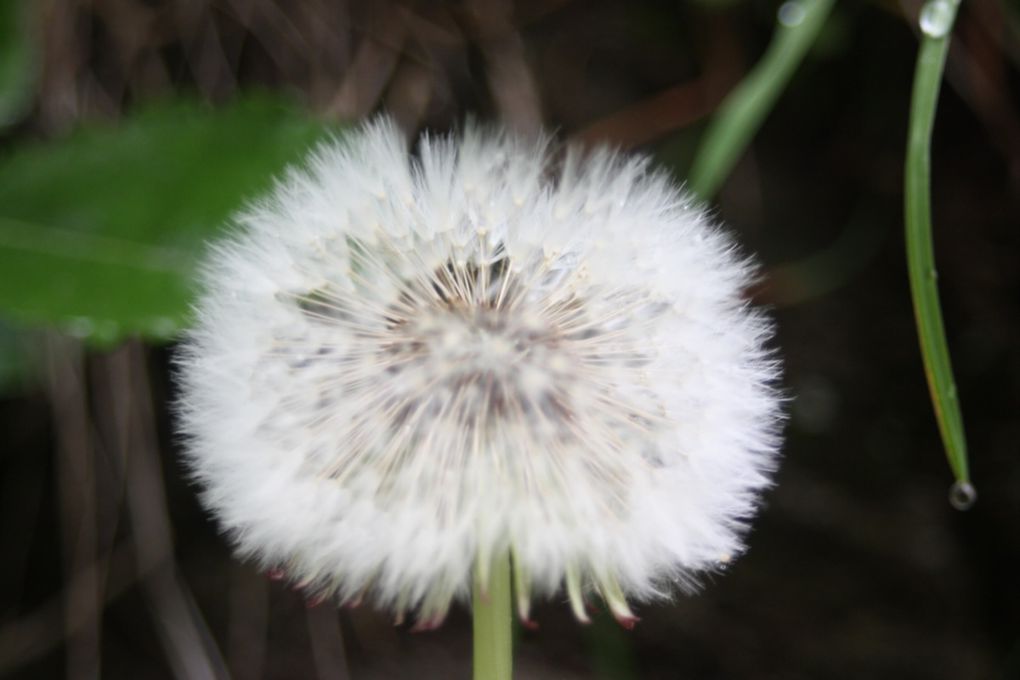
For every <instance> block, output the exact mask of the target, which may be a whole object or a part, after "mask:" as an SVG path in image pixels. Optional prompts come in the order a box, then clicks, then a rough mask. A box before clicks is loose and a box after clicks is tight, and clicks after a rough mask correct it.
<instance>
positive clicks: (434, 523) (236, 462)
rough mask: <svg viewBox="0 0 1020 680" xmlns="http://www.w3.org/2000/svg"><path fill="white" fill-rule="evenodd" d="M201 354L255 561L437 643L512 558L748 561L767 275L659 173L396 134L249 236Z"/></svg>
mask: <svg viewBox="0 0 1020 680" xmlns="http://www.w3.org/2000/svg"><path fill="white" fill-rule="evenodd" d="M237 223H238V228H237V229H236V231H235V233H234V234H233V236H232V237H230V238H229V239H227V240H225V241H224V242H222V243H220V244H219V245H218V246H217V247H216V248H215V249H214V252H213V254H212V256H211V257H210V259H209V261H208V263H207V267H206V270H205V277H204V294H203V295H202V297H201V299H200V301H199V302H198V305H197V312H198V314H197V323H196V327H195V328H194V330H193V331H192V332H191V333H190V335H189V337H188V339H187V341H186V342H185V345H184V348H183V351H182V353H181V355H180V357H179V367H180V371H181V382H182V388H183V396H182V409H181V411H182V423H183V425H182V429H183V431H184V433H185V434H186V435H187V454H186V455H187V460H188V463H189V465H190V468H191V470H192V471H193V473H194V476H195V478H196V479H197V480H198V482H199V484H200V485H201V487H202V497H203V500H204V502H205V504H206V505H207V507H208V508H210V509H211V511H212V512H213V513H214V514H215V515H216V517H217V519H218V520H219V522H220V524H221V526H222V527H224V528H225V529H226V530H227V531H228V532H229V534H230V536H231V537H232V539H233V541H234V542H235V544H236V546H237V548H238V551H239V552H240V553H241V554H242V555H244V556H247V557H250V558H254V559H255V560H257V561H258V563H259V564H260V565H261V566H262V567H264V568H281V569H283V570H284V571H285V572H286V573H287V574H288V575H289V576H290V577H291V578H292V579H294V580H295V581H297V582H298V583H299V584H300V585H301V586H302V587H305V588H307V589H308V590H309V591H310V592H314V593H317V594H319V595H320V596H335V597H337V598H338V599H339V600H341V601H353V600H357V601H360V600H361V598H362V597H369V598H370V599H373V600H374V601H375V602H376V603H377V604H380V605H382V606H385V607H390V608H392V609H394V610H395V611H397V612H398V616H402V615H403V612H404V611H405V610H416V611H417V612H418V618H419V622H420V624H421V625H425V626H431V625H434V624H437V623H438V622H439V621H441V620H442V618H443V616H444V615H445V613H446V611H447V610H448V608H449V605H450V602H451V600H452V599H453V598H455V597H458V596H463V595H464V594H466V593H468V592H469V591H470V584H471V578H472V572H473V570H474V568H475V565H482V568H483V571H484V568H485V566H487V565H488V564H490V563H491V560H493V559H495V558H498V557H499V556H501V555H506V554H511V555H512V557H513V562H514V570H515V573H516V582H517V595H518V603H519V608H520V615H521V617H522V618H524V619H527V616H528V604H529V601H530V597H531V596H532V594H533V593H537V594H540V595H541V594H549V593H551V592H554V591H556V590H557V589H559V588H560V587H561V586H562V585H563V584H566V590H567V593H568V595H569V598H570V600H571V603H572V606H573V608H574V611H575V613H576V614H577V615H578V617H579V618H581V619H584V617H585V612H584V607H583V604H582V597H583V593H584V592H585V591H593V592H597V593H598V594H600V595H601V596H602V597H603V598H604V599H605V600H606V602H607V604H608V605H609V607H610V608H611V609H612V611H613V613H614V614H616V615H617V617H618V618H620V619H621V620H623V621H625V622H626V621H629V620H630V619H631V616H632V615H631V613H630V610H629V609H628V605H627V598H628V597H629V598H638V599H645V598H648V597H651V596H655V595H661V594H665V593H668V592H670V590H671V586H672V585H679V586H681V587H685V586H688V585H690V584H691V583H693V580H694V579H695V578H696V576H697V574H698V573H699V572H703V571H705V570H712V569H716V568H718V567H719V566H720V565H721V564H722V563H724V562H726V561H728V560H729V558H730V556H732V555H734V554H736V553H737V552H739V551H740V550H741V548H742V544H741V540H740V534H741V533H742V531H743V529H744V527H745V522H746V520H747V519H748V518H749V517H750V516H751V515H752V513H753V512H754V509H755V505H756V500H757V496H758V493H759V491H760V490H761V489H762V488H763V487H765V486H766V485H767V484H768V483H769V473H770V471H771V470H772V468H773V465H774V454H775V450H776V447H777V443H778V437H777V434H776V432H777V422H778V419H779V398H778V396H777V394H776V392H775V390H774V389H773V387H772V383H773V381H774V380H775V377H776V374H777V366H776V362H775V361H774V360H773V359H772V358H771V357H770V354H769V352H768V351H767V350H766V349H765V348H764V347H763V343H764V342H766V341H767V340H768V338H769V337H770V325H769V323H767V322H766V321H765V320H764V319H763V317H762V316H761V315H760V314H759V313H757V312H755V311H753V310H751V309H749V307H748V305H747V304H746V302H745V301H744V300H743V299H742V292H743V290H744V289H745V287H746V286H747V285H748V282H749V276H750V274H751V271H752V267H750V265H749V263H748V262H747V261H746V260H745V259H743V258H741V257H740V256H738V255H737V254H736V253H735V252H734V247H733V245H732V243H731V241H730V240H729V239H728V238H727V237H726V236H725V235H723V234H722V233H721V232H720V231H718V230H717V229H716V228H714V227H713V226H712V225H711V224H709V222H708V220H707V219H706V217H705V215H704V214H703V213H702V212H701V211H700V210H699V209H698V208H697V207H696V206H694V205H693V203H692V199H691V198H690V197H688V196H686V195H684V194H683V193H682V192H680V191H679V190H678V189H677V188H676V187H675V186H673V185H672V184H671V183H670V181H669V180H668V178H666V177H665V176H664V175H662V174H660V173H656V172H652V171H650V170H649V168H648V164H647V162H646V161H645V160H644V159H640V158H630V157H624V156H619V155H616V154H613V153H611V152H609V151H605V150H596V151H593V152H587V153H585V152H581V151H578V150H575V149H567V150H565V151H562V152H559V151H557V150H555V149H551V148H550V145H549V144H548V143H547V142H546V141H537V142H532V141H525V140H523V139H520V138H517V137H514V136H512V135H510V134H507V133H501V132H497V131H487V130H484V129H480V128H475V127H469V128H468V129H467V131H466V132H465V133H464V134H463V135H461V136H456V137H450V138H440V139H437V138H428V137H426V138H423V139H422V140H421V141H420V143H419V147H418V154H417V156H416V157H412V156H411V155H410V154H409V153H408V150H407V148H406V146H405V143H404V138H403V136H402V135H401V134H400V133H399V132H398V131H397V130H396V129H395V128H394V126H393V125H392V124H391V123H390V122H388V121H385V120H382V121H378V122H375V123H373V124H369V125H366V126H364V127H363V128H361V129H360V130H357V131H354V132H351V133H350V134H347V135H345V136H344V137H343V138H342V139H338V140H336V141H333V142H331V143H328V144H325V145H323V146H321V147H320V148H319V149H318V150H317V151H316V152H315V153H314V154H313V155H312V156H311V158H310V160H309V161H308V162H307V163H306V166H305V169H300V170H292V171H291V172H290V173H289V174H288V175H287V176H286V178H285V179H284V180H283V181H282V182H280V183H279V184H278V185H277V187H276V188H275V190H274V191H273V192H272V193H271V195H270V196H269V197H268V198H266V199H265V200H263V201H262V202H260V203H258V204H256V205H254V206H252V207H251V208H249V209H248V210H247V211H246V212H244V213H243V214H242V215H240V216H239V217H238V218H237Z"/></svg>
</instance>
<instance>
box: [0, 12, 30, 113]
mask: <svg viewBox="0 0 1020 680" xmlns="http://www.w3.org/2000/svg"><path fill="white" fill-rule="evenodd" d="M28 7H29V3H28V2H23V1H22V0H0V129H3V128H4V127H6V126H8V125H10V124H11V123H14V122H16V121H17V120H18V118H19V117H20V116H21V115H22V114H23V113H24V112H25V109H27V108H28V104H29V102H30V101H31V97H32V90H33V87H34V85H35V82H36V77H37V76H38V73H39V65H38V60H37V54H36V50H35V46H34V44H33V42H32V35H31V31H30V29H29V25H28V23H29V22H28Z"/></svg>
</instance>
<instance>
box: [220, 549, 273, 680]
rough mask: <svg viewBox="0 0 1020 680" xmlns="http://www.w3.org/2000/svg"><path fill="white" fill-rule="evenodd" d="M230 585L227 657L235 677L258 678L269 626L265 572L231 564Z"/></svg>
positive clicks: (262, 662)
mask: <svg viewBox="0 0 1020 680" xmlns="http://www.w3.org/2000/svg"><path fill="white" fill-rule="evenodd" d="M233 571H234V578H232V579H231V586H230V618H229V621H230V623H229V626H230V627H229V631H228V633H227V659H228V661H229V664H230V672H231V675H232V676H233V677H235V678H261V677H262V673H263V670H264V668H265V661H266V632H267V629H268V627H269V586H268V584H267V582H266V577H265V575H264V574H259V573H256V572H254V571H253V570H252V569H251V568H250V567H248V566H247V565H235V566H234V569H233Z"/></svg>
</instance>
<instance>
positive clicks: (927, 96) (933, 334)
mask: <svg viewBox="0 0 1020 680" xmlns="http://www.w3.org/2000/svg"><path fill="white" fill-rule="evenodd" d="M936 5H937V6H936ZM935 11H939V12H941V14H940V15H939V19H940V22H941V23H940V24H938V28H939V30H938V31H927V32H923V33H922V36H921V49H920V52H919V54H918V58H917V69H916V71H915V72H914V90H913V95H912V99H911V106H910V131H909V137H908V141H907V159H906V171H905V178H904V179H905V182H904V194H905V211H906V214H905V217H906V239H907V265H908V269H909V273H910V291H911V294H912V296H913V301H914V316H915V318H916V321H917V332H918V337H919V339H920V343H921V355H922V358H923V360H924V370H925V374H926V375H927V378H928V389H929V391H930V392H931V399H932V404H933V405H934V407H935V417H936V419H937V420H938V425H939V432H940V434H941V435H942V443H943V445H944V446H945V449H946V457H947V458H948V459H949V466H950V467H951V468H952V470H953V474H954V475H955V476H956V480H957V482H958V483H959V484H969V481H970V473H969V471H968V466H967V442H966V438H965V437H964V432H963V417H962V416H961V414H960V404H959V401H958V400H957V397H956V384H955V383H954V381H953V369H952V366H951V364H950V362H949V349H948V346H947V343H946V331H945V328H944V326H943V322H942V310H941V308H940V307H939V297H938V287H937V285H936V281H935V278H936V274H935V254H934V248H933V245H932V234H931V167H930V156H931V136H932V128H933V126H934V123H935V107H936V104H937V103H938V96H939V87H940V85H941V83H942V71H943V69H944V67H945V62H946V53H947V52H948V50H949V33H950V30H951V28H952V25H953V20H954V18H955V13H956V2H953V1H952V0H933V2H931V3H929V5H928V6H926V7H925V8H924V12H929V13H930V12H935ZM947 12H948V14H947ZM929 16H931V15H930V14H929ZM924 26H925V22H924V21H923V20H922V27H924ZM942 29H944V30H942Z"/></svg>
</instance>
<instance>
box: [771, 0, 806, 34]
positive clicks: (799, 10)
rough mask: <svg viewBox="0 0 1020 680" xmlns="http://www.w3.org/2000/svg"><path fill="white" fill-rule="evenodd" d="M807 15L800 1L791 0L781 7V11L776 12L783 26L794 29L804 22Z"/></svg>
mask: <svg viewBox="0 0 1020 680" xmlns="http://www.w3.org/2000/svg"><path fill="white" fill-rule="evenodd" d="M806 14H807V13H806V12H805V11H804V5H803V4H802V3H801V2H800V1H798V0H789V2H784V3H783V4H782V5H780V6H779V11H778V12H776V18H777V19H778V20H779V23H781V24H782V25H783V26H786V27H787V28H793V27H794V26H797V25H799V24H800V23H801V22H802V21H804V16H805V15H806Z"/></svg>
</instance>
